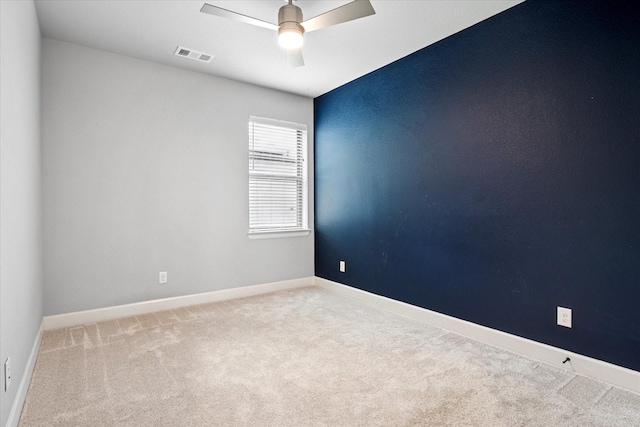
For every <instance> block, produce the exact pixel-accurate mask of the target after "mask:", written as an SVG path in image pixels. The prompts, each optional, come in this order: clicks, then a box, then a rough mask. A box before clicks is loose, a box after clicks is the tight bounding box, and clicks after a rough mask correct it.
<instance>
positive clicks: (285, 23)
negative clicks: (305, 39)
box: [278, 2, 304, 35]
mask: <svg viewBox="0 0 640 427" xmlns="http://www.w3.org/2000/svg"><path fill="white" fill-rule="evenodd" d="M301 22H302V9H300V8H299V7H298V6H296V5H293V4H291V2H289V4H287V5H284V6H282V7H281V8H280V10H279V11H278V26H279V27H280V28H279V29H278V34H282V33H283V32H297V33H299V34H300V35H303V34H304V28H303V27H302V25H300V23H301Z"/></svg>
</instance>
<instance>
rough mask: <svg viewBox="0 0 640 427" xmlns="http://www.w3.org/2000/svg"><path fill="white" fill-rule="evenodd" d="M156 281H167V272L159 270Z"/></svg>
mask: <svg viewBox="0 0 640 427" xmlns="http://www.w3.org/2000/svg"><path fill="white" fill-rule="evenodd" d="M158 283H161V284H162V283H167V272H166V271H161V272H160V279H159V281H158Z"/></svg>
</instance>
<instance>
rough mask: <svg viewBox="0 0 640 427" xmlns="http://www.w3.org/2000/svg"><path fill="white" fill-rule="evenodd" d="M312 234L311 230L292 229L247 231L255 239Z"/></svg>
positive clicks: (250, 237)
mask: <svg viewBox="0 0 640 427" xmlns="http://www.w3.org/2000/svg"><path fill="white" fill-rule="evenodd" d="M309 234H311V230H291V231H284V230H278V231H253V232H249V233H247V235H248V236H249V239H250V240H254V239H277V238H281V237H304V236H308V235H309Z"/></svg>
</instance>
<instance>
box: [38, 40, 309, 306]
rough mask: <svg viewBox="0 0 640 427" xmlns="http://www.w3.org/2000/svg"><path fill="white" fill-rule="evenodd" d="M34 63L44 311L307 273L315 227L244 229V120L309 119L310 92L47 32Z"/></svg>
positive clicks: (246, 183) (246, 211)
mask: <svg viewBox="0 0 640 427" xmlns="http://www.w3.org/2000/svg"><path fill="white" fill-rule="evenodd" d="M42 61H43V83H42V88H43V93H42V105H43V108H42V129H43V135H42V140H43V176H44V189H43V191H44V260H45V261H44V271H45V297H46V298H45V314H46V315H51V314H60V313H66V312H72V311H79V310H87V309H93V308H100V307H108V306H113V305H119V304H127V303H133V302H139V301H146V300H151V299H158V298H166V297H172V296H179V295H189V294H195V293H200V292H209V291H216V290H221V289H228V288H237V287H240V286H247V285H255V284H261V283H269V282H276V281H281V280H288V279H296V278H300V277H309V276H313V235H310V236H308V237H295V238H280V239H263V240H249V239H248V237H247V231H248V229H249V219H248V218H249V200H248V187H249V171H248V158H249V155H248V138H249V137H248V120H249V115H256V116H262V117H269V118H275V119H280V120H287V121H293V122H298V123H307V124H309V125H311V123H312V121H313V100H312V99H310V98H304V97H300V96H294V95H290V94H286V93H283V92H278V91H274V90H269V89H264V88H259V87H257V86H251V85H247V84H243V83H238V82H233V81H230V80H226V79H222V78H217V77H213V76H208V75H204V74H199V73H194V72H189V71H185V70H180V69H177V68H173V67H168V66H163V65H158V64H154V63H151V62H147V61H141V60H137V59H132V58H128V57H125V56H122V55H116V54H113V53H108V52H104V51H99V50H95V49H89V48H85V47H80V46H76V45H72V44H68V43H63V42H58V41H54V40H51V39H43V59H42ZM309 141H310V142H309V143H310V151H311V153H313V145H312V142H313V132H310V134H309ZM310 160H311V162H312V161H313V156H312V155H311V156H310ZM310 174H313V169H312V168H310ZM311 176H313V175H311ZM310 185H311V186H312V185H313V180H312V179H310ZM310 200H313V194H312V193H311V194H310ZM309 221H310V223H313V216H311V218H310V219H309ZM160 271H167V272H168V279H169V280H168V283H167V284H165V285H159V284H158V273H159V272H160Z"/></svg>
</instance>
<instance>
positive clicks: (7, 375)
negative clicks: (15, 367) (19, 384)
mask: <svg viewBox="0 0 640 427" xmlns="http://www.w3.org/2000/svg"><path fill="white" fill-rule="evenodd" d="M10 385H11V358H9V357H7V361H6V362H4V391H8V390H9V386H10Z"/></svg>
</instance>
